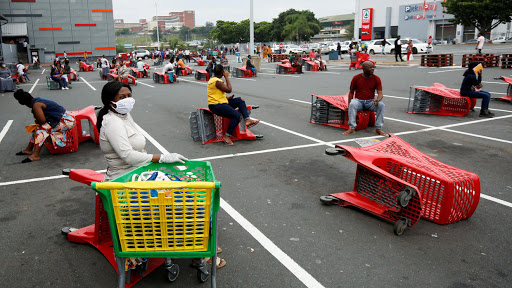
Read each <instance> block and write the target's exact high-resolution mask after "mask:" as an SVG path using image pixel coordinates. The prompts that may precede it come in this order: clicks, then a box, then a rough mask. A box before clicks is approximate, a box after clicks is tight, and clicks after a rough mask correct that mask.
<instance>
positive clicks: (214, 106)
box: [207, 65, 260, 145]
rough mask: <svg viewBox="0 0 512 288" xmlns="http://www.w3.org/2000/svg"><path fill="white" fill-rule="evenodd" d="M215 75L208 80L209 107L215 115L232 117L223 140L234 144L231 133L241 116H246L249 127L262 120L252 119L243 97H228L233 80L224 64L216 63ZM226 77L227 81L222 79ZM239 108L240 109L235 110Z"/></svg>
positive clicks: (228, 143) (227, 143)
mask: <svg viewBox="0 0 512 288" xmlns="http://www.w3.org/2000/svg"><path fill="white" fill-rule="evenodd" d="M213 74H214V77H212V78H210V81H208V87H207V94H208V109H210V111H212V112H213V113H214V114H215V115H219V116H221V117H225V118H229V119H231V122H229V126H228V130H227V131H226V134H225V135H224V136H223V141H224V143H225V144H226V145H233V141H231V135H232V134H233V131H234V130H235V128H236V126H237V125H238V123H240V117H242V116H243V117H244V119H245V125H246V126H247V127H248V128H251V127H253V126H254V125H256V124H258V123H259V122H260V120H257V119H252V118H251V117H249V113H247V106H246V105H245V101H244V99H243V98H240V97H237V98H235V97H234V96H235V95H231V96H229V97H226V93H231V91H232V88H231V81H229V72H227V71H224V67H222V65H216V66H215V68H214V69H213ZM223 76H224V78H225V79H226V83H224V81H222V77H223ZM236 108H238V111H237V110H235V109H236Z"/></svg>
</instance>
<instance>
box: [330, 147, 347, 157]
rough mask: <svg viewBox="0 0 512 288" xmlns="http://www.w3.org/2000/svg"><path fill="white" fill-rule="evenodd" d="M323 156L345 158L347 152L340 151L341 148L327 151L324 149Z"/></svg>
mask: <svg viewBox="0 0 512 288" xmlns="http://www.w3.org/2000/svg"><path fill="white" fill-rule="evenodd" d="M325 154H327V155H329V156H336V155H342V156H345V155H346V154H347V151H346V150H345V149H341V148H327V149H325Z"/></svg>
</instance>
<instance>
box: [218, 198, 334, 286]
mask: <svg viewBox="0 0 512 288" xmlns="http://www.w3.org/2000/svg"><path fill="white" fill-rule="evenodd" d="M220 207H222V209H224V211H226V212H227V213H228V214H229V216H231V218H233V219H235V221H236V222H238V224H240V226H242V227H243V228H244V229H245V230H246V231H247V232H249V234H251V236H252V237H254V239H256V240H257V241H258V242H259V243H260V244H261V246H263V248H265V249H267V251H268V252H270V254H272V256H274V257H275V258H276V259H277V260H278V261H279V262H281V264H283V266H284V267H286V268H287V269H288V270H289V271H290V272H292V274H293V275H295V277H297V278H298V279H299V280H300V281H301V282H302V283H303V284H304V285H306V287H324V286H323V285H322V284H320V282H318V281H317V280H316V279H315V278H313V276H311V275H310V274H309V273H308V272H307V271H306V270H304V269H303V268H302V267H300V265H299V264H297V262H295V261H294V260H293V259H292V258H291V257H290V256H288V254H286V253H284V252H283V250H281V249H280V248H279V247H277V245H276V244H274V242H272V240H270V239H269V238H268V237H267V236H265V234H263V233H261V231H260V230H258V228H256V227H255V226H254V225H252V223H251V222H249V221H248V220H247V219H246V218H245V217H244V216H242V215H241V214H240V213H238V211H236V210H235V209H234V208H233V207H231V205H229V204H228V203H227V202H226V201H224V199H222V198H221V199H220Z"/></svg>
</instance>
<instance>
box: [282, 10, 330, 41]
mask: <svg viewBox="0 0 512 288" xmlns="http://www.w3.org/2000/svg"><path fill="white" fill-rule="evenodd" d="M285 21H286V25H285V26H284V28H283V32H282V35H283V36H284V38H285V39H286V40H291V39H296V40H297V41H299V42H300V35H305V37H306V38H309V36H311V35H315V34H316V33H318V32H319V31H320V29H321V27H320V25H318V23H315V22H312V21H309V20H308V18H307V17H306V15H304V13H298V14H292V15H288V16H286V18H285Z"/></svg>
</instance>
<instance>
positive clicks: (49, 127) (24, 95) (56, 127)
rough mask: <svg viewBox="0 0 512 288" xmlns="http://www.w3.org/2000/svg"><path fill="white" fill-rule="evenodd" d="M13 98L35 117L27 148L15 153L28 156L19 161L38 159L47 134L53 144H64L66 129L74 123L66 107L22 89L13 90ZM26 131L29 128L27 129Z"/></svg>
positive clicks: (61, 145) (26, 161)
mask: <svg viewBox="0 0 512 288" xmlns="http://www.w3.org/2000/svg"><path fill="white" fill-rule="evenodd" d="M14 98H16V100H18V102H19V103H20V104H21V105H25V106H27V107H28V108H31V109H32V114H34V118H35V119H36V125H35V126H33V127H32V129H33V133H32V138H31V139H30V142H29V143H28V146H27V148H25V150H22V151H20V152H18V153H16V155H27V156H29V157H27V158H26V159H24V160H23V161H21V163H28V162H32V161H37V160H40V159H41V158H40V156H39V153H40V152H41V148H42V146H43V144H44V142H45V140H46V138H48V136H50V137H51V140H52V142H53V145H54V146H59V147H64V146H66V131H67V130H69V129H71V128H73V126H74V125H75V118H74V117H73V116H71V114H69V113H68V111H66V109H64V108H63V107H62V106H60V105H59V104H57V103H55V102H53V101H51V100H48V99H44V98H33V97H32V95H30V93H28V92H25V91H23V89H19V90H18V91H16V92H14ZM29 127H30V126H29ZM27 131H29V130H28V129H27Z"/></svg>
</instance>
